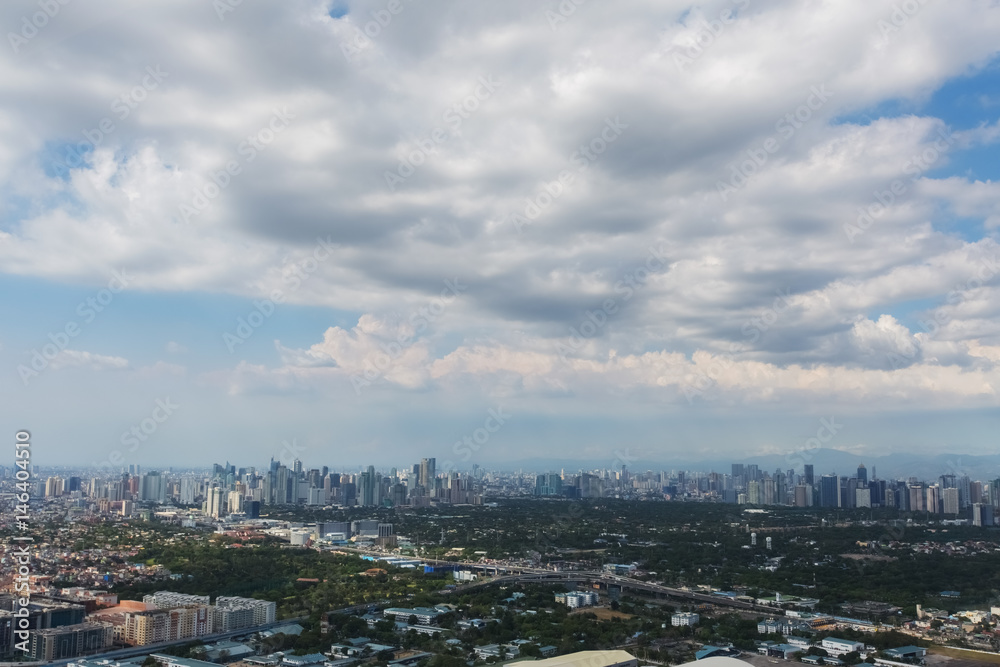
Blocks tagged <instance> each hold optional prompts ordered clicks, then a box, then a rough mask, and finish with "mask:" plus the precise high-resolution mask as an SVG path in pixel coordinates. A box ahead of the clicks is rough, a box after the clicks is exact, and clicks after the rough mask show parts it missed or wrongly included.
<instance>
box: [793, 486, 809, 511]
mask: <svg viewBox="0 0 1000 667" xmlns="http://www.w3.org/2000/svg"><path fill="white" fill-rule="evenodd" d="M810 505H812V487H811V486H806V485H805V484H799V485H798V486H796V487H795V506H796V507H809V506H810Z"/></svg>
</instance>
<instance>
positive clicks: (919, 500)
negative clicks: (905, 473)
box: [908, 484, 927, 512]
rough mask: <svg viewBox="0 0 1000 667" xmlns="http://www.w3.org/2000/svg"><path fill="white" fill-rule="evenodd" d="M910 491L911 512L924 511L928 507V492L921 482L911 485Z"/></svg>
mask: <svg viewBox="0 0 1000 667" xmlns="http://www.w3.org/2000/svg"><path fill="white" fill-rule="evenodd" d="M909 491H910V506H909V508H908V509H909V510H910V511H911V512H923V511H924V509H925V508H926V507H927V504H926V498H927V494H926V493H925V491H924V487H923V486H922V485H920V484H911V485H910V487H909Z"/></svg>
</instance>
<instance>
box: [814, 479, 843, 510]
mask: <svg viewBox="0 0 1000 667" xmlns="http://www.w3.org/2000/svg"><path fill="white" fill-rule="evenodd" d="M819 504H820V507H840V478H839V477H837V476H836V475H823V476H822V477H821V478H820V480H819Z"/></svg>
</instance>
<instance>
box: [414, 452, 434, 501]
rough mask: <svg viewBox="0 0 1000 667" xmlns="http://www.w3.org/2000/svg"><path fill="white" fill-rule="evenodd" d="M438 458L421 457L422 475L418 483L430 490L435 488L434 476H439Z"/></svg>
mask: <svg viewBox="0 0 1000 667" xmlns="http://www.w3.org/2000/svg"><path fill="white" fill-rule="evenodd" d="M436 467H437V459H420V477H419V479H418V480H417V483H418V484H420V486H422V487H424V488H425V489H427V491H428V495H430V492H431V491H433V490H434V478H435V477H437V471H436V469H435V468H436Z"/></svg>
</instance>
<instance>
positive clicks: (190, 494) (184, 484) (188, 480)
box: [178, 477, 198, 505]
mask: <svg viewBox="0 0 1000 667" xmlns="http://www.w3.org/2000/svg"><path fill="white" fill-rule="evenodd" d="M197 488H198V483H197V481H196V480H195V479H194V478H193V477H181V488H180V494H179V498H178V499H179V500H180V501H181V503H183V504H185V505H193V504H194V499H195V497H196V496H197V493H196V491H197Z"/></svg>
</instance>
